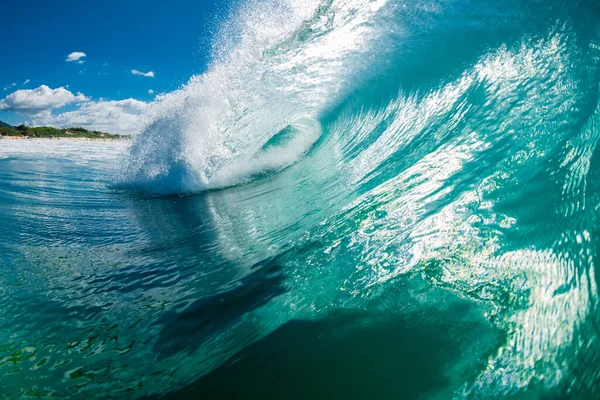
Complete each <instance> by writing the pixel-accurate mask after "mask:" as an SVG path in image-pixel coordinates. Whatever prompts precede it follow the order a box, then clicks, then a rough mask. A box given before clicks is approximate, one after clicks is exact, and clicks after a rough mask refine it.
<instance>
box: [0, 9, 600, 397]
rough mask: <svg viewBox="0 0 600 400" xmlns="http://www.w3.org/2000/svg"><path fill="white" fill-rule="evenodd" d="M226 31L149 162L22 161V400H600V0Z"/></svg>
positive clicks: (32, 146)
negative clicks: (599, 398) (598, 269)
mask: <svg viewBox="0 0 600 400" xmlns="http://www.w3.org/2000/svg"><path fill="white" fill-rule="evenodd" d="M219 26H220V29H219V31H218V32H217V33H216V34H215V37H214V54H213V62H212V64H211V66H210V68H209V70H208V71H207V72H206V73H204V74H202V75H199V76H196V77H193V78H192V79H191V80H190V82H189V83H188V84H187V85H185V86H184V87H182V88H181V89H179V90H177V91H175V92H173V93H170V94H167V95H165V96H162V97H160V99H159V101H157V102H156V104H154V105H153V106H152V107H151V108H150V110H149V111H148V113H147V114H146V115H145V117H144V118H145V120H144V129H143V130H142V131H141V132H140V133H139V134H138V135H137V136H136V137H135V139H134V140H133V141H132V142H79V141H35V140H27V141H19V140H14V141H11V140H2V141H0V266H1V268H0V302H1V304H2V307H1V308H0V397H2V398H20V397H23V398H28V397H56V398H69V397H72V398H85V399H88V398H156V397H160V396H164V397H165V398H207V399H212V398H261V399H264V398H297V399H306V398H360V399H362V398H379V399H389V398H440V399H445V398H565V397H574V398H596V397H597V396H598V392H599V389H598V387H599V384H600V378H599V377H600V364H599V363H598V359H599V357H600V350H599V349H600V347H599V342H598V324H599V323H600V321H599V318H600V314H599V312H598V309H597V307H598V288H597V280H598V277H597V273H596V272H595V263H596V261H597V252H598V250H597V249H598V244H599V242H598V234H599V233H600V232H599V230H598V210H599V209H600V186H599V185H600V175H599V174H600V164H599V160H600V153H599V150H598V149H597V148H596V145H597V143H598V139H599V137H600V127H599V119H600V95H599V89H600V86H599V85H600V9H599V6H598V4H597V3H595V2H585V1H579V2H566V1H565V2H561V1H551V2H536V1H531V2H524V1H507V2H492V1H489V2H488V1H479V2H467V1H459V0H454V1H432V2H413V3H402V2H395V1H391V0H390V1H385V0H379V1H371V2H366V1H364V2H363V1H358V0H356V1H352V0H348V1H339V2H338V1H335V0H332V1H326V2H314V4H313V2H310V1H307V2H305V3H303V4H301V5H300V4H293V2H290V3H289V4H288V3H285V2H283V1H277V2H269V1H266V2H264V1H250V2H247V3H246V2H242V3H240V4H238V5H236V6H234V7H233V8H232V10H231V12H230V16H229V17H228V18H227V19H226V20H224V21H222V22H221V24H220V25H219Z"/></svg>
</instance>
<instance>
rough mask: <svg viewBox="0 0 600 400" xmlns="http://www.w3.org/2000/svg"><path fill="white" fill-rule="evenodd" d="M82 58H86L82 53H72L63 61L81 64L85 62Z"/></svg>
mask: <svg viewBox="0 0 600 400" xmlns="http://www.w3.org/2000/svg"><path fill="white" fill-rule="evenodd" d="M84 57H87V55H86V54H85V53H84V52H81V51H74V52H72V53H71V54H69V55H68V56H67V59H66V60H65V61H67V62H76V63H78V64H83V63H84V62H85V60H84V59H83V58H84Z"/></svg>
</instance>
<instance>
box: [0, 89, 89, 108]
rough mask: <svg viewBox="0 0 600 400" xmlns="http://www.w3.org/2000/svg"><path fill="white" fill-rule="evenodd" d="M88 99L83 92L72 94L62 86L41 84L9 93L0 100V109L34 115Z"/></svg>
mask: <svg viewBox="0 0 600 400" xmlns="http://www.w3.org/2000/svg"><path fill="white" fill-rule="evenodd" d="M88 100H89V99H88V98H87V97H85V96H84V95H83V94H81V93H77V94H73V93H71V92H70V91H68V90H67V89H65V88H63V87H59V88H57V89H50V88H49V87H48V86H46V85H42V86H40V87H38V88H37V89H21V90H17V91H16V92H13V93H11V94H9V95H8V96H6V97H5V98H4V99H2V100H0V110H3V111H14V112H17V113H20V114H29V115H36V114H39V113H41V112H43V111H49V110H52V109H54V108H60V107H63V106H66V105H67V104H72V103H82V102H85V101H88Z"/></svg>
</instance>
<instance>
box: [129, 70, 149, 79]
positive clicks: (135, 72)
mask: <svg viewBox="0 0 600 400" xmlns="http://www.w3.org/2000/svg"><path fill="white" fill-rule="evenodd" d="M131 73H132V74H134V75H139V76H145V77H146V78H154V72H153V71H148V72H142V71H138V70H137V69H134V70H131Z"/></svg>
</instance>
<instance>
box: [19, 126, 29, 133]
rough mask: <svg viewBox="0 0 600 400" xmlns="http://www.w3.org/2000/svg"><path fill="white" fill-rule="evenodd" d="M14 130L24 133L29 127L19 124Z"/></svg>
mask: <svg viewBox="0 0 600 400" xmlns="http://www.w3.org/2000/svg"><path fill="white" fill-rule="evenodd" d="M16 129H17V130H18V131H21V132H25V131H27V129H29V127H28V126H27V125H23V124H21V125H19V126H17V128H16Z"/></svg>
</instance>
